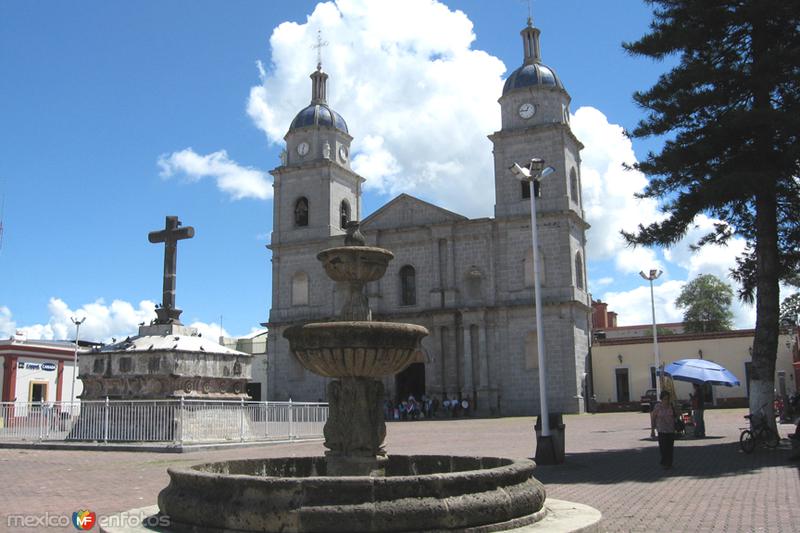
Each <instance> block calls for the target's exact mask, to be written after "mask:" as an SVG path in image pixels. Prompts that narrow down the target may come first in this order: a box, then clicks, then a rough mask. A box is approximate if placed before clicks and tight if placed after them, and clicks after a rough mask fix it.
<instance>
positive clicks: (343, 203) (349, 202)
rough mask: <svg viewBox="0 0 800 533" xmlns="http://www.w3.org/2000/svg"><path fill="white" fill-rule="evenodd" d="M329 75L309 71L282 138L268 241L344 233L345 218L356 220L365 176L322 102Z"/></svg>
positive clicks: (342, 128)
mask: <svg viewBox="0 0 800 533" xmlns="http://www.w3.org/2000/svg"><path fill="white" fill-rule="evenodd" d="M327 81H328V75H327V74H326V73H325V72H323V70H322V65H321V64H317V70H315V71H314V72H313V73H312V74H311V103H310V104H309V105H308V106H306V107H305V108H303V109H302V110H300V112H299V113H297V115H296V116H295V118H294V120H292V124H291V126H290V127H289V131H288V132H287V133H286V135H285V136H284V140H285V141H286V148H285V149H284V151H283V152H282V154H281V166H279V167H278V168H276V169H274V170H272V171H271V174H272V176H273V177H274V178H275V179H274V185H273V187H274V213H273V226H272V245H273V246H275V245H277V244H281V243H288V242H296V241H307V240H318V239H324V238H327V237H330V236H333V235H343V234H344V233H345V230H344V227H345V223H346V222H347V221H348V220H357V219H359V218H360V214H361V205H360V196H361V184H362V183H363V182H364V178H362V177H361V176H359V175H358V174H356V173H355V172H353V171H352V170H351V168H350V143H351V141H352V140H353V138H352V137H351V136H350V134H349V132H348V130H347V123H346V122H345V121H344V119H343V118H342V116H341V115H340V114H339V113H337V112H336V111H334V110H333V109H332V108H331V107H330V106H329V105H328V101H327V94H326V93H327Z"/></svg>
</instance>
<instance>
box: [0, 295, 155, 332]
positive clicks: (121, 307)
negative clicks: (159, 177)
mask: <svg viewBox="0 0 800 533" xmlns="http://www.w3.org/2000/svg"><path fill="white" fill-rule="evenodd" d="M47 312H48V314H49V315H50V318H49V319H48V321H47V322H46V323H44V324H32V325H28V326H18V325H17V324H16V323H15V322H14V321H13V320H11V317H12V314H11V311H10V310H9V309H8V308H0V333H2V334H3V335H12V334H14V332H15V331H20V332H22V333H23V334H25V335H26V336H27V337H28V338H29V339H44V340H65V339H74V338H75V324H73V323H72V320H71V319H72V318H73V317H74V318H77V319H81V318H85V319H86V320H85V321H84V322H83V323H82V324H81V331H80V338H81V339H87V340H94V341H101V342H108V341H110V340H111V338H112V337H122V338H124V337H127V336H128V335H135V334H136V332H137V331H138V324H139V323H140V322H149V321H150V320H151V319H153V318H155V303H154V302H151V301H149V300H142V301H141V302H139V304H138V306H137V307H134V306H133V305H132V304H130V303H128V302H125V301H123V300H114V301H113V302H111V305H106V304H105V302H104V301H103V300H102V299H98V300H96V301H94V302H92V303H88V304H84V305H83V306H81V307H79V308H77V309H71V308H70V307H69V305H67V303H66V302H64V300H62V299H60V298H50V301H49V302H48V304H47Z"/></svg>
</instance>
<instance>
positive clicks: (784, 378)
mask: <svg viewBox="0 0 800 533" xmlns="http://www.w3.org/2000/svg"><path fill="white" fill-rule="evenodd" d="M670 326H675V324H669V325H668V324H664V325H659V326H658V331H659V335H658V348H659V354H660V361H661V363H662V364H665V365H667V364H669V363H671V362H673V361H677V360H678V359H708V360H711V361H714V362H715V363H718V364H720V365H722V366H724V367H725V368H727V369H728V370H730V371H731V372H733V374H734V375H735V376H736V377H737V378H739V381H740V382H741V385H740V386H738V387H719V386H717V387H711V391H710V396H711V397H710V398H709V397H708V396H707V397H706V402H708V403H711V404H712V405H715V406H731V407H732V406H746V405H747V397H748V386H749V373H750V364H751V360H752V346H753V337H754V333H755V330H752V329H741V330H735V331H724V332H717V333H702V334H698V333H677V332H676V333H671V334H661V332H662V331H664V333H667V330H669V331H674V330H675V329H678V328H675V327H672V328H670ZM650 328H651V326H627V327H621V328H614V327H612V328H604V329H603V330H602V332H596V335H595V340H594V343H593V345H592V352H591V353H592V383H593V386H594V396H595V399H596V402H597V405H598V409H599V410H608V409H626V408H636V409H638V408H639V406H640V398H641V396H642V395H643V394H645V392H646V391H647V390H648V389H654V388H655V359H654V355H653V338H652V329H650ZM681 329H682V328H681ZM617 330H619V331H617ZM635 331H638V335H635V334H633V333H632V332H635ZM598 333H599V334H598ZM603 337H604V338H603ZM796 351H797V337H796V336H795V335H794V334H784V335H781V336H780V338H779V340H778V357H777V361H776V366H775V370H776V372H775V392H776V394H781V395H791V394H793V393H794V392H795V391H796V390H797V378H796V377H795V372H794V368H793V366H792V363H793V354H794V353H795V352H796ZM675 390H676V394H677V395H678V400H679V401H688V399H689V393H690V392H691V391H692V385H691V384H690V383H686V382H675Z"/></svg>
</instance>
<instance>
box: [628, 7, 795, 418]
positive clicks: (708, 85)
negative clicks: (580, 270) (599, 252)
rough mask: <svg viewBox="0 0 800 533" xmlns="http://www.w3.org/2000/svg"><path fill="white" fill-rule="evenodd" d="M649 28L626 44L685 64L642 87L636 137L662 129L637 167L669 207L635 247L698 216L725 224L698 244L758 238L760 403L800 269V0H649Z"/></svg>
mask: <svg viewBox="0 0 800 533" xmlns="http://www.w3.org/2000/svg"><path fill="white" fill-rule="evenodd" d="M645 1H646V2H647V3H648V4H650V5H652V6H653V7H654V20H653V22H652V23H651V25H650V33H648V34H646V35H644V36H643V37H642V38H641V39H639V40H638V41H636V42H632V43H625V44H623V46H624V48H625V49H626V50H627V51H628V52H629V53H631V54H632V55H635V56H644V57H648V58H652V59H656V60H661V59H664V58H668V57H669V58H675V59H677V60H678V63H677V65H676V66H675V67H674V68H672V69H671V70H669V71H668V72H666V73H664V74H662V75H661V76H660V77H659V79H658V82H657V83H656V84H655V85H653V86H652V87H651V88H650V89H648V90H646V91H640V92H637V93H635V94H634V100H635V101H636V102H637V103H638V104H639V105H640V106H641V107H642V108H643V109H644V110H645V113H646V114H645V117H644V119H643V120H642V121H641V122H639V124H638V126H637V127H636V128H635V129H634V130H633V132H632V134H631V135H632V136H633V137H637V138H643V137H650V136H664V137H665V138H666V140H665V142H664V145H663V148H662V149H661V151H660V152H659V153H652V152H651V153H649V154H648V156H647V158H646V159H644V160H643V161H642V162H640V163H639V164H637V165H636V168H638V169H639V170H641V171H642V172H644V173H645V174H646V175H647V176H648V177H649V178H650V181H649V184H648V185H647V187H646V188H645V189H644V191H643V192H642V193H641V194H640V195H639V196H640V197H642V198H653V199H657V200H658V201H659V202H660V207H661V208H662V210H663V211H664V213H665V214H666V215H667V216H666V218H664V219H663V220H661V221H659V222H655V223H653V224H649V225H647V226H644V225H639V227H638V228H637V230H635V231H633V232H625V231H623V236H624V237H625V239H626V240H627V241H628V243H629V244H631V245H634V246H635V245H647V246H652V245H660V246H669V245H671V244H674V243H676V242H677V241H679V240H680V239H681V238H682V237H683V236H684V235H685V234H686V232H687V230H688V229H689V228H690V227H693V225H694V221H695V218H696V217H697V216H698V215H700V214H706V215H708V216H711V217H714V218H716V219H718V220H719V221H720V222H719V223H718V224H716V226H715V227H714V229H713V230H712V231H711V232H709V233H707V234H706V235H704V236H703V237H702V238H701V239H700V240H699V241H698V242H697V243H695V244H696V246H697V247H702V246H705V245H708V244H712V243H713V244H725V243H726V242H728V241H729V240H730V239H731V237H732V236H734V235H739V236H742V237H744V238H745V240H746V241H747V242H748V245H749V246H748V248H747V250H746V251H745V254H744V255H743V256H741V257H739V258H737V267H736V269H735V270H734V271H733V273H732V274H733V276H734V279H736V280H737V281H739V282H740V283H741V290H740V297H742V298H744V299H749V300H753V299H755V302H756V333H755V338H754V342H753V366H752V369H751V370H752V371H751V376H750V377H751V380H752V381H753V383H754V385H753V386H755V389H754V390H756V393H755V394H754V395H751V402H755V401H756V400H759V401H760V400H761V399H762V398H761V397H759V395H761V394H762V392H763V391H767V390H772V387H770V386H769V384H770V383H771V382H772V381H774V374H775V359H776V354H777V346H778V319H779V307H780V305H779V303H780V302H779V299H780V296H779V290H778V283H779V281H780V280H781V279H787V278H788V277H790V276H792V275H793V274H794V273H796V272H798V271H800V246H798V242H800V179H798V176H800V139H798V135H799V134H800V31H798V28H799V27H800V9H798V2H797V0H791V1H787V0H702V1H699V0H645Z"/></svg>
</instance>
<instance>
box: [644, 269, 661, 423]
mask: <svg viewBox="0 0 800 533" xmlns="http://www.w3.org/2000/svg"><path fill="white" fill-rule="evenodd" d="M661 274H662V272H661V271H660V270H656V269H653V270H651V271H650V273H649V274H645V273H644V272H641V271H640V272H639V275H640V276H642V278H644V279H646V280H647V281H649V282H650V308H651V310H652V312H653V358H654V359H655V362H656V400H660V399H661V380H660V379H659V371H660V370H661V361H660V359H659V357H658V333H657V332H656V300H655V296H654V295H653V282H654V281H655V280H657V279H658V277H659V276H660V275H661ZM651 433H652V431H651Z"/></svg>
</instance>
